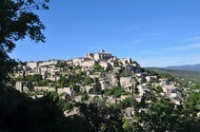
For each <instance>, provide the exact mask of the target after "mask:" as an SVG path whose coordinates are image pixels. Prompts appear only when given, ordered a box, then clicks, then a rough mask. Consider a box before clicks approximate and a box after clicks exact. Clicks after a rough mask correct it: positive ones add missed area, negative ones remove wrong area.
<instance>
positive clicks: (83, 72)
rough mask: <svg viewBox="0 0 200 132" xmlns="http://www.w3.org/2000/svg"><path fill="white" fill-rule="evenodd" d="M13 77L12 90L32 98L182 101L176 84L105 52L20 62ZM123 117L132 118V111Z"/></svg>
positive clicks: (178, 102)
mask: <svg viewBox="0 0 200 132" xmlns="http://www.w3.org/2000/svg"><path fill="white" fill-rule="evenodd" d="M14 78H15V80H16V84H15V88H16V89H17V90H19V91H21V92H25V93H28V94H29V95H30V96H31V97H32V98H40V97H42V96H43V95H44V94H45V93H46V92H56V93H58V95H59V96H60V98H63V99H70V100H73V101H75V102H81V101H85V102H86V103H87V102H88V103H89V102H90V101H92V100H93V99H94V98H99V99H102V100H105V101H106V102H107V103H116V102H119V101H123V100H124V99H126V98H128V97H131V98H134V99H135V100H136V101H138V102H140V101H141V99H142V97H143V95H144V94H145V95H147V96H148V95H150V94H151V93H153V92H154V93H155V91H157V93H158V95H159V96H162V97H165V98H169V99H170V100H171V101H172V102H174V103H175V104H180V102H181V100H182V96H181V93H180V92H179V90H178V88H177V86H176V83H175V82H173V81H171V80H169V79H167V78H163V77H161V76H159V75H152V74H150V73H148V72H147V71H145V70H144V69H143V68H141V67H140V65H139V64H138V63H137V62H136V61H133V60H132V59H131V58H122V59H120V58H118V57H116V56H113V55H112V54H111V53H107V52H105V51H104V50H101V51H100V52H98V53H88V54H86V55H85V57H82V58H75V59H71V60H48V61H34V62H33V61H31V62H27V63H24V64H23V63H21V64H19V65H18V66H17V67H16V68H15V75H14ZM130 111H131V110H130ZM65 114H66V116H68V115H69V114H70V112H66V113H65ZM126 114H127V116H131V112H126Z"/></svg>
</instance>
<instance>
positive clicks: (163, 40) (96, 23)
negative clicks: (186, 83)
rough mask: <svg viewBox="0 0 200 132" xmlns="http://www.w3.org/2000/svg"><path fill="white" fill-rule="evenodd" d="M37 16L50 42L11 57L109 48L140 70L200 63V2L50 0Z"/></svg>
mask: <svg viewBox="0 0 200 132" xmlns="http://www.w3.org/2000/svg"><path fill="white" fill-rule="evenodd" d="M49 6H50V10H48V11H39V12H38V14H39V16H40V18H41V20H42V22H43V23H44V24H45V26H46V30H45V31H44V34H45V35H46V37H47V39H46V43H44V44H43V43H39V44H35V43H34V42H32V41H29V40H28V39H27V40H24V41H20V42H17V46H16V48H15V49H14V51H13V52H12V53H11V57H13V58H16V59H19V60H22V61H32V60H48V59H65V60H67V59H71V58H76V57H83V56H84V55H85V54H86V53H88V52H92V53H95V52H98V51H100V50H101V49H104V50H105V51H107V52H110V53H112V54H113V55H116V56H117V57H119V58H125V57H130V58H132V59H133V60H136V61H138V62H139V63H140V64H141V66H143V67H147V66H157V67H164V66H169V65H184V64H197V63H200V15H199V13H200V0H66V1H65V0H51V2H50V4H49Z"/></svg>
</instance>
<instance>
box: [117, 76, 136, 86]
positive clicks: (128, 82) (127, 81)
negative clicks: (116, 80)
mask: <svg viewBox="0 0 200 132" xmlns="http://www.w3.org/2000/svg"><path fill="white" fill-rule="evenodd" d="M136 82H137V80H136V79H135V77H121V78H120V84H121V87H122V88H129V87H133V85H135V84H136Z"/></svg>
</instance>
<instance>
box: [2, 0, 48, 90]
mask: <svg viewBox="0 0 200 132" xmlns="http://www.w3.org/2000/svg"><path fill="white" fill-rule="evenodd" d="M48 2H49V0H1V1H0V65H1V70H0V75H1V76H0V87H3V85H4V84H5V81H6V80H7V79H8V77H9V76H8V73H9V72H11V71H12V69H13V67H14V66H15V65H16V62H15V60H14V59H11V58H10V57H9V55H8V53H10V52H11V51H12V50H13V49H14V47H15V46H16V42H17V41H18V40H23V39H25V38H26V37H28V38H30V39H31V40H33V41H35V42H45V36H44V35H43V33H42V30H44V29H45V26H44V25H43V23H42V22H41V21H40V18H39V16H38V15H37V14H35V13H34V12H33V10H34V9H35V10H39V9H48V6H47V3H48Z"/></svg>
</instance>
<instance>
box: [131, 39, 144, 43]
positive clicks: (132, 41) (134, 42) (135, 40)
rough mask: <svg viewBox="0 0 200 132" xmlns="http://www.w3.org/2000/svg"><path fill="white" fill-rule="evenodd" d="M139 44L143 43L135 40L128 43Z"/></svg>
mask: <svg viewBox="0 0 200 132" xmlns="http://www.w3.org/2000/svg"><path fill="white" fill-rule="evenodd" d="M141 42H143V40H141V39H135V40H132V41H130V42H129V43H131V44H138V43H141Z"/></svg>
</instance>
